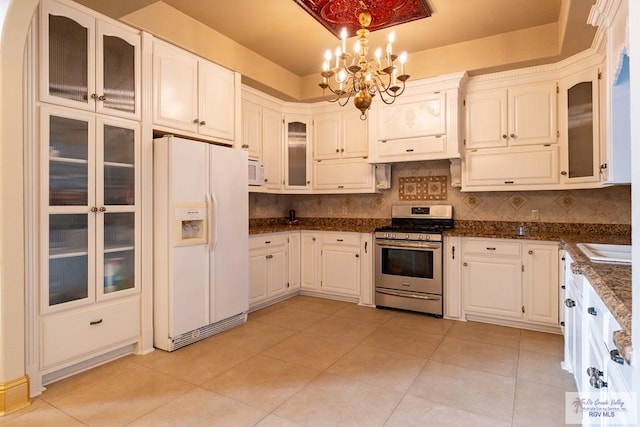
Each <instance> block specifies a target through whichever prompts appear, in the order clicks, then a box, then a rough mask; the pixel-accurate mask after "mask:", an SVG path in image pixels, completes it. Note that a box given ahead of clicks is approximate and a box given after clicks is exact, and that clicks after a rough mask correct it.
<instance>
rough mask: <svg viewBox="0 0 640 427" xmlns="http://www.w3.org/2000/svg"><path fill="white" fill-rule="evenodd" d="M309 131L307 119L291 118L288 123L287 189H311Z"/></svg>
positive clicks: (286, 130)
mask: <svg viewBox="0 0 640 427" xmlns="http://www.w3.org/2000/svg"><path fill="white" fill-rule="evenodd" d="M309 130H310V126H309V123H308V120H306V119H300V120H299V119H295V118H291V119H290V120H287V121H286V125H285V132H286V138H287V144H286V147H285V150H286V153H285V155H286V159H287V177H286V186H287V188H306V187H309V185H310V184H311V181H310V180H309V173H310V171H309V154H310V151H309V150H310V145H311V144H310V143H309Z"/></svg>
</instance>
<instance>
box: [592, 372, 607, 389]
mask: <svg viewBox="0 0 640 427" xmlns="http://www.w3.org/2000/svg"><path fill="white" fill-rule="evenodd" d="M589 384H591V387H593V388H605V387H607V383H606V381H605V380H603V379H602V378H600V377H596V376H595V375H594V376H592V377H591V378H589Z"/></svg>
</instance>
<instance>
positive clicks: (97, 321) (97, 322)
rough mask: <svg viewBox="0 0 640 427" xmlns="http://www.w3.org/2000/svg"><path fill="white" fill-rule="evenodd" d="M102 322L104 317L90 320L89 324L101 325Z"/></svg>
mask: <svg viewBox="0 0 640 427" xmlns="http://www.w3.org/2000/svg"><path fill="white" fill-rule="evenodd" d="M100 323H102V319H100V320H94V321H92V322H89V324H90V325H91V326H94V325H99V324H100Z"/></svg>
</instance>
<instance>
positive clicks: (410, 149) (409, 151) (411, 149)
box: [405, 148, 413, 153]
mask: <svg viewBox="0 0 640 427" xmlns="http://www.w3.org/2000/svg"><path fill="white" fill-rule="evenodd" d="M405 151H406V152H407V153H413V148H407V149H406V150H405Z"/></svg>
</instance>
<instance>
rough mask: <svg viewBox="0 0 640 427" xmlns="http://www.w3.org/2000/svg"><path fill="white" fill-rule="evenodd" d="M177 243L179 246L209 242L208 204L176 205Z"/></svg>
mask: <svg viewBox="0 0 640 427" xmlns="http://www.w3.org/2000/svg"><path fill="white" fill-rule="evenodd" d="M174 218H175V224H176V225H175V244H176V245H177V246H186V245H200V244H203V243H207V207H206V205H202V206H200V205H190V206H176V207H175V208H174Z"/></svg>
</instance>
